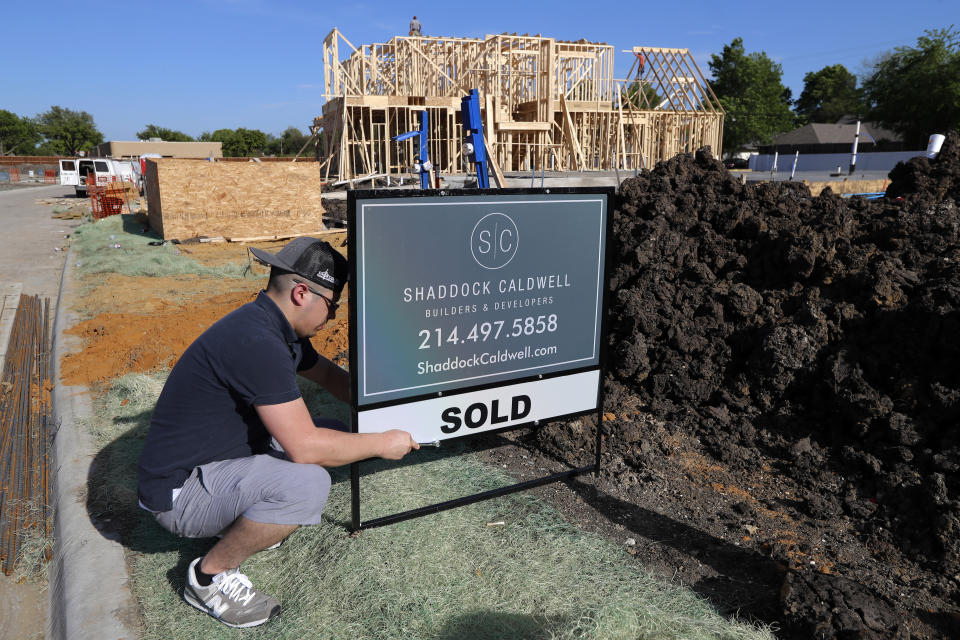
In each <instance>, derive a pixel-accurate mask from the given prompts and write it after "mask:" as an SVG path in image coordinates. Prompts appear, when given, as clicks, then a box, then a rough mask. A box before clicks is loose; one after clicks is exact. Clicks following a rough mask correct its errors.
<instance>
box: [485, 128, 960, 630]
mask: <svg viewBox="0 0 960 640" xmlns="http://www.w3.org/2000/svg"><path fill="white" fill-rule="evenodd" d="M890 178H891V181H892V182H891V185H890V187H889V188H888V190H887V197H886V198H885V199H880V200H872V201H871V200H865V199H862V198H858V197H857V198H850V199H846V198H841V197H839V196H838V195H836V194H833V193H832V192H830V191H829V190H826V191H824V192H823V193H822V194H821V195H820V196H818V197H816V198H813V197H811V196H810V193H809V190H808V189H807V188H806V187H805V186H803V185H801V184H796V183H789V182H787V183H784V182H780V183H764V184H741V182H740V181H738V180H737V179H736V178H735V177H733V176H732V175H731V174H729V173H728V172H727V171H726V169H725V168H724V167H723V166H722V164H721V163H720V162H718V161H716V160H715V159H714V158H713V157H712V156H711V155H710V153H709V152H708V151H701V152H698V153H697V154H696V155H695V156H694V155H690V154H687V155H684V156H680V157H677V158H675V159H673V160H671V161H669V162H664V163H661V164H660V165H658V166H657V167H656V168H655V169H654V170H653V171H644V172H642V173H641V174H640V175H639V176H638V177H636V178H634V179H632V180H628V181H626V182H624V183H623V184H622V186H621V188H620V191H619V198H620V205H619V210H617V211H615V212H614V238H613V239H612V240H613V242H612V243H611V246H610V251H612V253H613V258H614V259H613V267H612V273H611V279H610V299H611V304H610V319H611V334H610V336H609V346H608V348H609V352H608V360H607V361H608V367H607V370H608V375H607V378H606V380H605V393H606V399H605V403H604V410H605V411H606V412H607V415H606V418H605V420H604V422H603V429H604V433H605V434H606V440H605V449H604V456H603V472H602V474H601V476H600V477H599V478H596V479H593V478H584V477H581V479H577V480H574V481H572V482H569V483H567V485H566V487H563V486H555V487H554V488H553V489H542V490H541V491H546V492H549V493H551V495H552V497H553V498H554V499H555V500H556V501H558V503H559V504H560V505H561V506H562V507H564V510H565V511H566V512H567V513H568V514H569V515H571V516H572V517H573V518H575V519H577V520H578V521H580V522H581V523H585V524H586V525H587V526H588V528H592V529H594V530H597V531H600V532H602V533H604V534H606V535H608V536H611V537H614V538H616V539H618V540H619V541H620V542H624V541H627V542H629V541H632V542H634V544H625V547H624V548H625V551H627V552H629V553H631V554H633V555H635V556H636V557H637V560H638V562H640V563H641V564H643V565H646V566H652V567H654V568H656V569H658V570H659V571H660V572H661V573H663V574H665V575H667V576H669V577H672V578H674V579H676V580H680V581H682V582H684V583H685V584H688V585H690V586H692V587H693V588H694V589H695V590H697V591H698V592H699V593H701V594H702V595H704V596H705V597H707V598H709V599H710V600H711V601H713V602H714V604H715V605H716V606H717V607H718V608H719V609H720V610H721V611H724V612H727V613H735V612H736V613H738V614H739V615H740V616H742V617H746V618H749V619H755V620H759V621H763V622H767V623H775V624H776V625H777V627H778V628H779V629H780V632H779V633H778V635H779V636H781V637H784V638H910V637H914V638H950V637H960V537H958V536H960V474H958V471H960V209H958V206H957V202H958V201H960V137H958V135H957V134H956V133H953V134H950V135H949V136H948V137H947V140H946V141H945V142H944V145H943V148H942V151H941V153H940V155H939V157H938V158H937V159H935V160H927V159H926V158H915V159H913V160H911V161H909V162H907V163H901V164H899V165H897V167H896V168H895V169H894V170H893V171H892V172H891V173H890ZM595 433H596V432H595V421H593V420H589V419H584V420H575V421H571V422H566V423H562V424H554V425H550V426H548V427H546V428H544V429H541V430H540V431H538V432H536V433H534V434H531V435H529V436H520V435H517V436H511V437H510V438H509V439H510V440H512V441H513V445H512V446H510V447H506V448H504V449H502V450H501V451H499V452H497V453H491V454H490V455H491V456H492V457H494V458H496V460H497V461H498V462H499V463H501V464H503V465H505V466H506V467H507V468H508V469H510V470H511V471H513V472H514V473H516V474H517V475H521V476H522V475H523V474H524V473H526V472H527V471H530V472H531V473H532V472H533V471H534V470H537V469H541V468H547V467H548V466H549V461H550V460H551V459H552V460H563V461H566V462H569V463H575V464H584V460H589V456H590V451H591V450H592V442H593V438H594V434H595ZM534 475H535V474H534ZM541 475H542V474H541Z"/></svg>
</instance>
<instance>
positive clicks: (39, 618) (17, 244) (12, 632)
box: [0, 186, 80, 640]
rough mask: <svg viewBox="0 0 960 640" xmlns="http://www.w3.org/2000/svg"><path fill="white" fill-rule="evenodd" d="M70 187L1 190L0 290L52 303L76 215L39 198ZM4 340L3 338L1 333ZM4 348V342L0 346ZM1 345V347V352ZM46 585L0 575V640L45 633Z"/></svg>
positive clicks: (62, 192)
mask: <svg viewBox="0 0 960 640" xmlns="http://www.w3.org/2000/svg"><path fill="white" fill-rule="evenodd" d="M72 196H73V188H72V187H61V186H43V187H16V188H12V189H5V190H3V191H0V291H4V290H6V285H11V284H14V285H15V284H20V285H22V293H24V294H27V295H39V296H40V297H41V298H50V305H51V308H52V309H55V308H56V304H57V295H58V291H59V288H60V275H61V272H62V270H63V262H64V260H65V258H66V251H65V250H60V251H58V250H57V249H65V247H66V246H67V243H68V242H69V239H68V238H67V236H69V235H70V234H71V233H73V229H74V227H76V226H77V225H78V224H80V221H79V220H55V219H53V218H51V217H50V216H51V214H52V213H53V208H52V207H51V206H49V205H41V204H36V201H37V200H38V199H41V198H58V197H72ZM4 339H5V337H4ZM3 346H4V347H5V345H3ZM2 350H3V349H0V351H2ZM46 613H47V595H46V590H45V589H41V588H40V587H38V586H35V585H29V584H21V585H18V584H16V583H15V582H14V581H13V580H12V579H11V578H8V577H6V576H4V575H3V574H0V621H2V622H0V640H15V639H16V640H19V639H23V638H43V637H44V628H45V622H46Z"/></svg>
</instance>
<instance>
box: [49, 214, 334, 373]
mask: <svg viewBox="0 0 960 640" xmlns="http://www.w3.org/2000/svg"><path fill="white" fill-rule="evenodd" d="M324 239H325V240H326V241H327V242H329V243H330V244H331V245H333V246H334V247H335V248H337V249H338V250H339V251H341V252H343V253H344V254H346V233H345V232H344V233H342V234H329V235H327V236H325V237H324ZM287 242H288V240H280V241H267V242H256V243H251V244H235V243H199V244H189V245H180V247H179V248H180V250H181V251H183V252H184V253H185V254H187V255H188V256H189V257H190V258H193V259H194V260H196V261H197V262H200V263H201V264H204V265H207V266H219V265H223V264H227V263H238V262H239V263H242V262H246V261H247V260H248V257H247V247H249V246H255V247H258V248H263V249H266V250H267V251H270V252H277V251H279V250H280V249H282V248H283V247H284V246H285V245H286V244H287ZM251 262H252V261H251ZM252 271H253V273H254V274H255V275H257V276H262V277H261V278H248V279H230V278H224V279H221V280H215V279H212V278H209V277H201V276H196V275H182V276H172V277H156V278H154V277H129V276H122V275H117V274H100V275H96V276H91V277H88V278H86V279H85V281H83V282H81V284H82V285H86V286H89V287H91V288H90V290H89V292H87V293H85V294H84V295H83V296H82V297H81V298H80V300H78V301H77V305H76V308H77V310H78V311H79V312H80V314H81V315H82V316H83V317H88V318H90V319H89V320H85V321H83V322H80V323H79V324H77V325H75V326H74V327H72V328H71V329H69V330H68V331H67V333H69V334H71V335H76V336H80V337H81V338H82V339H83V346H82V348H81V350H80V351H78V352H76V353H70V354H66V355H64V356H63V358H62V359H61V361H60V371H61V373H60V378H61V382H62V383H63V384H67V385H85V386H92V385H102V384H104V383H106V382H109V381H110V380H112V379H113V378H116V377H118V376H122V375H125V374H127V373H145V372H149V371H157V370H160V369H166V368H169V367H172V366H173V365H174V364H176V361H177V359H178V358H179V357H180V354H182V353H183V351H184V350H185V349H186V348H187V347H188V346H190V343H191V342H193V340H194V339H196V337H197V336H199V335H200V334H201V333H202V332H203V331H204V330H205V329H206V328H207V327H209V326H210V325H211V324H213V323H214V322H216V321H217V320H219V319H220V318H222V317H223V316H225V315H226V314H228V313H229V312H231V311H233V310H234V309H236V308H237V307H239V306H240V305H242V304H244V303H246V302H249V301H251V300H253V299H254V298H255V297H256V295H257V292H258V291H259V290H260V289H261V288H263V287H264V286H266V276H267V269H266V268H265V267H263V266H262V265H260V264H258V263H256V262H252ZM343 295H344V299H346V296H347V295H348V291H346V290H345V291H344V293H343ZM94 314H96V315H94ZM91 316H93V317H91ZM340 316H341V317H338V318H335V319H334V320H333V321H331V322H329V323H328V324H327V326H326V327H324V329H323V331H322V332H321V333H320V334H318V335H317V336H315V337H314V338H313V339H312V342H313V345H314V347H315V348H316V349H317V351H319V352H320V353H321V354H323V355H324V356H326V357H328V358H330V359H331V360H334V361H335V362H337V364H340V365H341V366H346V364H347V357H348V356H347V351H348V348H349V334H348V329H347V319H346V309H343V311H342V312H341V313H340Z"/></svg>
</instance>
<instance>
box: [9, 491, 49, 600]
mask: <svg viewBox="0 0 960 640" xmlns="http://www.w3.org/2000/svg"><path fill="white" fill-rule="evenodd" d="M19 502H20V505H21V507H20V508H21V509H24V510H25V512H26V513H27V514H28V515H27V520H29V521H30V522H32V523H33V524H32V525H31V526H29V527H26V528H24V529H20V530H19V531H17V532H16V533H15V534H14V535H16V536H17V538H18V541H17V542H18V544H17V546H18V549H17V558H16V560H15V562H14V563H13V579H14V581H15V582H18V583H19V582H28V583H31V584H37V585H46V584H47V570H48V564H47V560H49V559H50V558H51V557H52V549H53V538H52V537H50V536H47V535H46V534H45V533H44V525H43V523H42V522H41V521H42V519H43V517H44V514H45V513H46V514H51V513H52V510H51V509H49V508H47V509H44V508H43V504H42V501H41V500H39V499H34V500H30V501H19ZM47 517H50V516H49V515H48V516H47ZM48 524H49V525H52V523H48ZM47 530H49V531H53V527H52V526H47Z"/></svg>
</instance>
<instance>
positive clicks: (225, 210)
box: [146, 158, 324, 240]
mask: <svg viewBox="0 0 960 640" xmlns="http://www.w3.org/2000/svg"><path fill="white" fill-rule="evenodd" d="M146 184H147V203H148V207H149V219H150V226H151V228H153V229H154V230H155V231H156V232H157V233H159V234H161V235H162V236H163V238H164V239H165V240H170V239H174V238H176V239H179V240H186V239H189V238H196V237H204V236H205V237H209V238H212V237H224V238H228V239H229V238H232V237H238V238H244V237H253V236H284V237H288V236H293V235H298V234H308V233H313V232H317V231H322V230H323V229H324V225H323V213H324V209H323V204H322V202H321V196H320V175H319V172H318V169H317V165H316V163H309V164H296V163H291V162H287V163H259V162H247V163H238V162H229V163H228V162H207V161H204V160H175V159H166V158H163V159H158V160H150V161H148V162H147V180H146Z"/></svg>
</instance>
